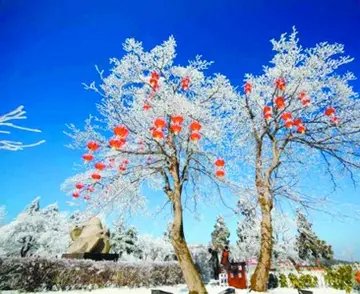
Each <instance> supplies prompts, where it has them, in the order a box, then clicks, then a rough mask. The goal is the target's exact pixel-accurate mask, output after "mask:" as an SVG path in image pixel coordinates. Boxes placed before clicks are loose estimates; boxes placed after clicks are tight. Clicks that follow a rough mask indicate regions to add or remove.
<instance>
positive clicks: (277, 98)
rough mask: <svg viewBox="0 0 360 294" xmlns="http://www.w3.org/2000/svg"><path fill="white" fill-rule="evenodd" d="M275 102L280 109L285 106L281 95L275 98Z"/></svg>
mask: <svg viewBox="0 0 360 294" xmlns="http://www.w3.org/2000/svg"><path fill="white" fill-rule="evenodd" d="M275 104H276V107H277V108H278V109H282V108H284V107H285V100H284V98H283V97H282V96H279V97H276V98H275Z"/></svg>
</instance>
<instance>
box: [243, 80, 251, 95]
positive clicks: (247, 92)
mask: <svg viewBox="0 0 360 294" xmlns="http://www.w3.org/2000/svg"><path fill="white" fill-rule="evenodd" d="M251 88H252V86H251V84H250V83H249V82H246V84H245V86H244V92H245V94H249V93H251Z"/></svg>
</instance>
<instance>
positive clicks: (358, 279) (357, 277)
mask: <svg viewBox="0 0 360 294" xmlns="http://www.w3.org/2000/svg"><path fill="white" fill-rule="evenodd" d="M354 278H355V281H356V283H358V284H360V270H358V271H357V272H356V273H355V275H354Z"/></svg>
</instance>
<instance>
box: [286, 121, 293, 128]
mask: <svg viewBox="0 0 360 294" xmlns="http://www.w3.org/2000/svg"><path fill="white" fill-rule="evenodd" d="M292 126H293V121H292V120H288V121H287V122H285V128H287V129H290V128H292Z"/></svg>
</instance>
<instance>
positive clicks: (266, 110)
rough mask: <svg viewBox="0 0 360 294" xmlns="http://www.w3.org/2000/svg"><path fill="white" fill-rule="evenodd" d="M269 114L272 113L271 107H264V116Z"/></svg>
mask: <svg viewBox="0 0 360 294" xmlns="http://www.w3.org/2000/svg"><path fill="white" fill-rule="evenodd" d="M268 112H271V106H268V105H266V106H264V114H266V113H268Z"/></svg>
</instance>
